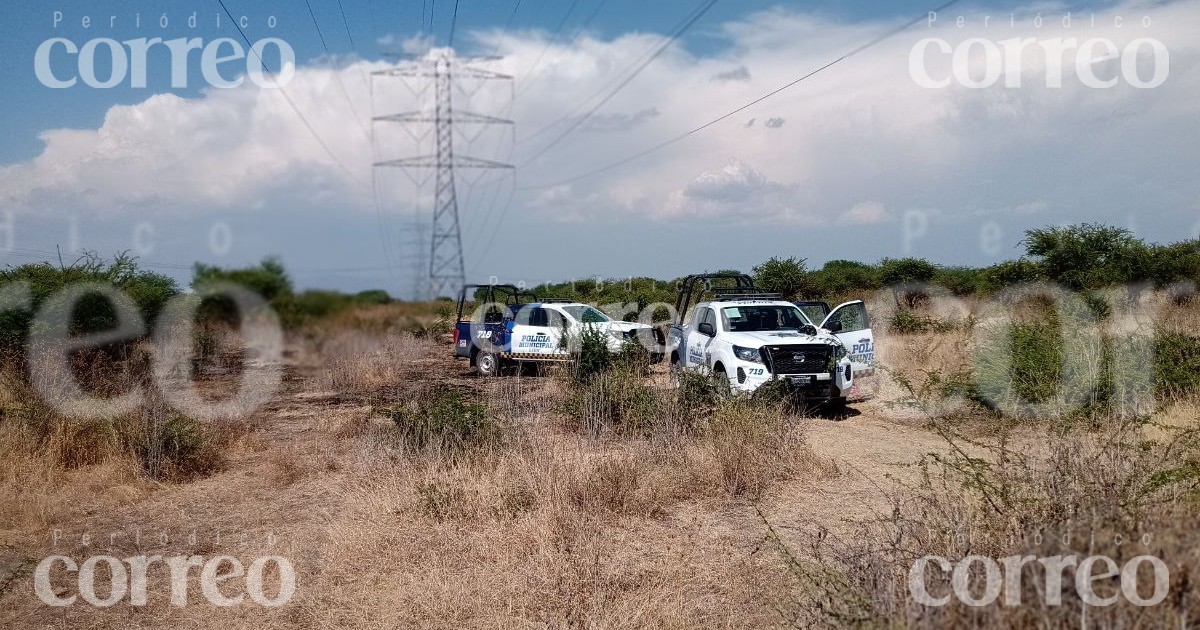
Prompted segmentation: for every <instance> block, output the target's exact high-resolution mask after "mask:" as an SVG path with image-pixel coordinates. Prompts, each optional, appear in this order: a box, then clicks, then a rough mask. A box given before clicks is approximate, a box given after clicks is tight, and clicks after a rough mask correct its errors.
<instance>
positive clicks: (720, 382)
mask: <svg viewBox="0 0 1200 630" xmlns="http://www.w3.org/2000/svg"><path fill="white" fill-rule="evenodd" d="M712 379H713V386H714V387H716V388H717V393H718V394H720V395H721V396H728V395H729V394H730V393H732V391H733V387H732V386H731V385H730V384H729V375H728V374H726V373H725V368H724V366H721V367H718V368H717V369H715V370H713V373H712Z"/></svg>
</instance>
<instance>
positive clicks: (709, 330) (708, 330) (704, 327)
mask: <svg viewBox="0 0 1200 630" xmlns="http://www.w3.org/2000/svg"><path fill="white" fill-rule="evenodd" d="M696 331H697V332H699V333H700V334H701V335H708V336H709V337H714V336H716V334H717V331H716V330H714V329H713V325H712V323H711V322H701V323H700V325H699V326H697V327H696Z"/></svg>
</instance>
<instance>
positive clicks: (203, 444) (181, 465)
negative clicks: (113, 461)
mask: <svg viewBox="0 0 1200 630" xmlns="http://www.w3.org/2000/svg"><path fill="white" fill-rule="evenodd" d="M220 428H221V427H220V426H215V425H214V426H205V425H204V424H202V423H201V422H200V421H199V420H196V419H194V418H189V417H187V416H185V415H183V414H180V413H174V412H171V413H169V414H168V415H167V417H166V419H165V420H164V421H162V423H161V424H160V425H159V426H157V427H155V426H154V424H153V423H147V422H145V421H142V422H138V421H136V420H134V421H127V422H125V423H124V426H123V429H122V433H123V434H124V436H123V437H124V440H125V441H126V443H127V444H128V445H129V447H130V448H131V449H132V451H133V452H134V454H135V455H136V456H137V459H138V461H139V462H140V463H141V465H142V468H143V469H144V470H145V471H146V473H147V474H148V475H150V476H151V477H152V478H155V479H176V480H184V479H192V478H196V477H202V476H205V475H208V474H211V473H213V472H216V471H218V470H220V469H221V468H222V467H223V466H224V463H225V457H224V455H223V454H222V449H221V446H222V444H220V440H218V439H216V437H217V436H216V435H215V432H216V431H218V430H219V429H220Z"/></svg>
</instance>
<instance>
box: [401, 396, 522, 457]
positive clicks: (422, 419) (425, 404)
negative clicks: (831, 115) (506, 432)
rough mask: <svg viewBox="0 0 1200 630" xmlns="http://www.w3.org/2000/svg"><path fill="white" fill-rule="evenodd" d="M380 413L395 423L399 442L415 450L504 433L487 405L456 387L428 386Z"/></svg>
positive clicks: (469, 443) (484, 441)
mask: <svg viewBox="0 0 1200 630" xmlns="http://www.w3.org/2000/svg"><path fill="white" fill-rule="evenodd" d="M382 413H383V414H384V415H385V416H387V417H388V418H390V419H391V420H392V422H393V423H394V424H395V426H396V429H397V431H398V433H399V438H400V441H401V443H402V444H404V445H406V446H408V447H410V448H413V449H417V450H421V449H427V448H434V449H441V450H447V451H456V450H462V449H465V448H469V447H478V446H485V445H490V444H495V443H497V442H499V441H500V439H501V438H502V436H503V431H502V428H501V426H500V424H499V423H498V422H497V421H496V419H494V418H493V417H492V416H491V414H490V413H489V412H488V408H487V405H485V404H483V403H482V402H479V401H477V400H474V399H473V398H472V397H471V396H470V394H468V393H466V392H462V391H458V390H455V389H432V388H431V389H430V390H429V391H425V392H421V393H420V394H419V395H415V396H413V397H412V398H411V400H409V401H408V402H405V403H401V404H398V405H395V406H392V407H389V408H386V409H383V410H382Z"/></svg>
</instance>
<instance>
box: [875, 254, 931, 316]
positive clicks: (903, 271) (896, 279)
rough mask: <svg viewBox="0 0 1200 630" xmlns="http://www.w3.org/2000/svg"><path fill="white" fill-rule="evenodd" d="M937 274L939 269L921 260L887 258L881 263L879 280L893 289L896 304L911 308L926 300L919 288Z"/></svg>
mask: <svg viewBox="0 0 1200 630" xmlns="http://www.w3.org/2000/svg"><path fill="white" fill-rule="evenodd" d="M936 273H937V267H936V266H934V265H933V263H930V262H929V261H927V260H923V259H920V258H885V259H883V261H882V262H880V263H879V279H880V280H881V281H882V282H883V284H884V285H885V286H888V287H891V289H892V295H893V296H895V298H896V302H897V303H900V302H901V301H903V302H904V304H906V305H907V306H908V307H909V308H914V307H916V305H917V304H918V303H919V302H921V301H922V300H923V299H925V294H924V293H923V292H922V291H920V290H919V289H918V288H917V287H918V286H919V285H922V284H925V283H928V282H929V281H930V280H932V279H933V276H934V274H936Z"/></svg>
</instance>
